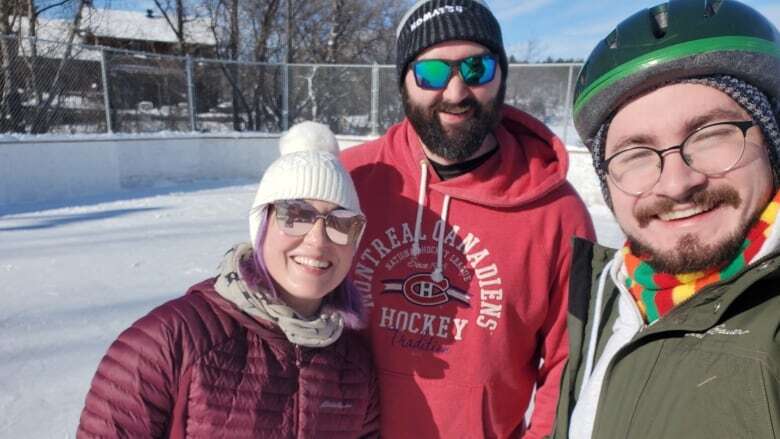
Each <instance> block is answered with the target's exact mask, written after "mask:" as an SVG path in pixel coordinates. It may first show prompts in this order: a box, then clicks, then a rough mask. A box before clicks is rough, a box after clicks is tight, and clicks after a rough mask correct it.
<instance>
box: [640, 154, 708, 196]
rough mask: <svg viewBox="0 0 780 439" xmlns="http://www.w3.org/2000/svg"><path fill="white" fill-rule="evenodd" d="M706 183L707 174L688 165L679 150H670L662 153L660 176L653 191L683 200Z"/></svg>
mask: <svg viewBox="0 0 780 439" xmlns="http://www.w3.org/2000/svg"><path fill="white" fill-rule="evenodd" d="M706 183H707V176H706V175H705V174H702V173H701V172H698V171H696V170H694V169H692V168H691V167H690V166H688V165H687V164H686V163H685V161H684V160H683V158H682V155H681V154H680V150H676V151H670V152H669V153H667V154H666V155H664V164H663V169H661V177H660V178H659V179H658V182H657V183H656V185H655V187H654V188H653V193H655V194H656V195H660V196H664V197H667V198H671V199H673V200H676V201H680V202H683V201H686V200H688V198H690V196H691V195H693V194H694V193H696V192H698V191H699V190H700V189H701V187H702V186H704V185H705V184H706Z"/></svg>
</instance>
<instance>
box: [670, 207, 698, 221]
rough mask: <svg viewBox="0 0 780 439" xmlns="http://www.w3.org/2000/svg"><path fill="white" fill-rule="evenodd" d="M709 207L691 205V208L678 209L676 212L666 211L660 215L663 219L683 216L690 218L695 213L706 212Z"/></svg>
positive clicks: (674, 218) (676, 218) (681, 217)
mask: <svg viewBox="0 0 780 439" xmlns="http://www.w3.org/2000/svg"><path fill="white" fill-rule="evenodd" d="M708 210H709V209H708V208H706V207H704V206H696V207H691V208H690V209H684V210H677V211H674V212H664V213H662V214H659V215H658V218H660V219H661V220H662V221H674V220H678V219H683V218H689V217H692V216H694V215H698V214H700V213H702V212H706V211H708Z"/></svg>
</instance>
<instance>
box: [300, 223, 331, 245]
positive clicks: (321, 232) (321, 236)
mask: <svg viewBox="0 0 780 439" xmlns="http://www.w3.org/2000/svg"><path fill="white" fill-rule="evenodd" d="M303 241H304V242H306V243H307V244H309V245H312V246H315V247H321V246H323V245H325V244H326V243H327V242H328V237H327V235H326V233H325V220H324V219H323V218H317V220H316V221H315V222H314V225H313V226H312V227H311V230H309V231H308V232H307V233H306V236H304V238H303Z"/></svg>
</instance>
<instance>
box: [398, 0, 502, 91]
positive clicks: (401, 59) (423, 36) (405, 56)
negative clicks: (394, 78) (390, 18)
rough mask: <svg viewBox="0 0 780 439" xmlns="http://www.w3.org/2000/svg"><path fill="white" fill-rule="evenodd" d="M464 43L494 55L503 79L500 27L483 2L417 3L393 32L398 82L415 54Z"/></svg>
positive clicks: (445, 0)
mask: <svg viewBox="0 0 780 439" xmlns="http://www.w3.org/2000/svg"><path fill="white" fill-rule="evenodd" d="M450 40H465V41H473V42H475V43H478V44H481V45H483V46H485V47H487V48H488V49H490V51H491V52H492V53H494V54H496V55H498V62H499V65H500V66H501V71H502V72H503V77H504V78H506V73H507V59H506V53H505V52H504V42H503V40H502V38H501V27H500V26H499V25H498V20H496V17H495V16H494V15H493V13H492V12H491V11H490V9H489V8H488V6H487V5H486V4H485V2H483V1H482V0H420V1H418V2H417V3H416V4H415V5H414V6H412V7H411V8H410V9H409V10H408V11H407V12H406V14H405V15H404V16H403V18H401V22H400V24H399V25H398V29H397V30H396V67H397V68H398V83H399V85H403V80H404V75H405V74H406V68H407V67H408V66H409V63H411V62H412V61H413V60H414V59H415V58H416V57H417V55H419V54H420V52H422V51H423V50H425V49H427V48H428V47H431V46H433V45H434V44H438V43H441V42H443V41H450Z"/></svg>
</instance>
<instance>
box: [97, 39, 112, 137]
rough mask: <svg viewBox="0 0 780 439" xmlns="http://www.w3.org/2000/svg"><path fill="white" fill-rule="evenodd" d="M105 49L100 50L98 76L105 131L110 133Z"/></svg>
mask: <svg viewBox="0 0 780 439" xmlns="http://www.w3.org/2000/svg"><path fill="white" fill-rule="evenodd" d="M106 64H107V63H106V51H105V49H101V50H100V77H101V80H102V81H103V106H104V108H105V112H106V132H107V133H109V134H111V133H113V132H114V127H113V126H112V124H111V98H110V96H109V94H111V91H110V89H109V88H108V68H107V66H106Z"/></svg>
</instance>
